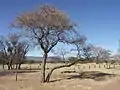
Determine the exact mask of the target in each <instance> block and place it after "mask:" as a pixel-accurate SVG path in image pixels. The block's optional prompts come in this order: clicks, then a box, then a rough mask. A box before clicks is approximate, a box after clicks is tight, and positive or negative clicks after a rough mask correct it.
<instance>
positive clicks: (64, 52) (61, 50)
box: [52, 47, 70, 62]
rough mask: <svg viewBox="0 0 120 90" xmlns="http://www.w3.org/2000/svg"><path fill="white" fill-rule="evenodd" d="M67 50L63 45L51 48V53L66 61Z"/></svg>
mask: <svg viewBox="0 0 120 90" xmlns="http://www.w3.org/2000/svg"><path fill="white" fill-rule="evenodd" d="M69 52H70V51H69V50H66V49H65V48H64V47H62V48H57V50H52V53H53V54H55V55H57V56H59V57H61V58H62V60H63V61H64V62H66V59H65V56H66V55H67V54H68V53H69Z"/></svg>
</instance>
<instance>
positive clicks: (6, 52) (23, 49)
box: [0, 34, 29, 70]
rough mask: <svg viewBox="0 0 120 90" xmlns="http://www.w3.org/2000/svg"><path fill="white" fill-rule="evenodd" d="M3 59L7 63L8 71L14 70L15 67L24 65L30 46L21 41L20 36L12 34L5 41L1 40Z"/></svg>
mask: <svg viewBox="0 0 120 90" xmlns="http://www.w3.org/2000/svg"><path fill="white" fill-rule="evenodd" d="M0 46H1V58H2V59H3V60H4V61H5V62H6V63H7V65H8V70H10V69H13V68H14V65H15V64H16V66H17V64H19V68H20V65H21V64H22V61H23V60H24V58H25V55H26V53H27V52H28V48H29V45H28V44H27V43H25V42H24V41H22V40H21V37H20V35H18V34H10V35H9V36H8V37H6V38H5V39H1V40H0Z"/></svg>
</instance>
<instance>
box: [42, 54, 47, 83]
mask: <svg viewBox="0 0 120 90" xmlns="http://www.w3.org/2000/svg"><path fill="white" fill-rule="evenodd" d="M46 60H47V53H44V59H43V61H42V70H41V82H42V83H44V82H45V66H46Z"/></svg>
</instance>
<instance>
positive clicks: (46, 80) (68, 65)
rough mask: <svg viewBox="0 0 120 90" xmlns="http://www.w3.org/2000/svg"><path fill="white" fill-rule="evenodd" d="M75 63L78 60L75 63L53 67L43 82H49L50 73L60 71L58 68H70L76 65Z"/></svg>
mask: <svg viewBox="0 0 120 90" xmlns="http://www.w3.org/2000/svg"><path fill="white" fill-rule="evenodd" d="M77 62H78V60H77V61H75V62H73V63H70V64H65V65H61V66H57V67H54V68H53V69H52V70H51V71H50V72H49V73H48V75H47V77H46V79H45V82H49V81H50V77H51V75H52V73H53V71H54V70H56V69H60V68H64V67H70V66H72V65H74V64H76V63H77Z"/></svg>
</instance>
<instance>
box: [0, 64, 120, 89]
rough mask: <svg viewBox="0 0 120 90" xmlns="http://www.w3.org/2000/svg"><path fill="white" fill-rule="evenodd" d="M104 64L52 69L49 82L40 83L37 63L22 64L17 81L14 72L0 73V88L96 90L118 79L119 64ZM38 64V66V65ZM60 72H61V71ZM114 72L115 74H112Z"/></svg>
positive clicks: (49, 66)
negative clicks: (108, 65)
mask: <svg viewBox="0 0 120 90" xmlns="http://www.w3.org/2000/svg"><path fill="white" fill-rule="evenodd" d="M57 65H61V64H47V68H48V69H47V72H48V71H49V69H50V68H52V67H54V66H57ZM104 65H105V64H101V65H96V64H95V63H92V64H82V65H81V64H78V65H74V66H72V67H70V68H62V69H58V70H56V71H54V73H53V75H52V77H51V82H50V83H45V84H41V83H40V70H36V69H38V68H40V66H39V64H32V65H31V68H32V69H34V70H31V71H30V70H29V68H30V65H28V64H24V65H22V69H28V70H26V71H24V70H22V71H20V72H19V74H18V81H17V82H16V81H15V74H14V73H12V72H11V73H9V72H8V73H4V72H7V71H4V72H2V70H1V73H0V90H97V89H99V88H100V87H103V86H105V85H108V84H109V83H112V82H115V81H116V80H120V77H119V74H120V70H119V67H120V66H119V65H118V66H117V65H116V69H114V68H113V67H114V66H113V65H111V68H112V69H106V68H105V67H104ZM38 66H39V67H38ZM61 72H62V73H61ZM114 74H115V75H114ZM102 90H103V89H102Z"/></svg>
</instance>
